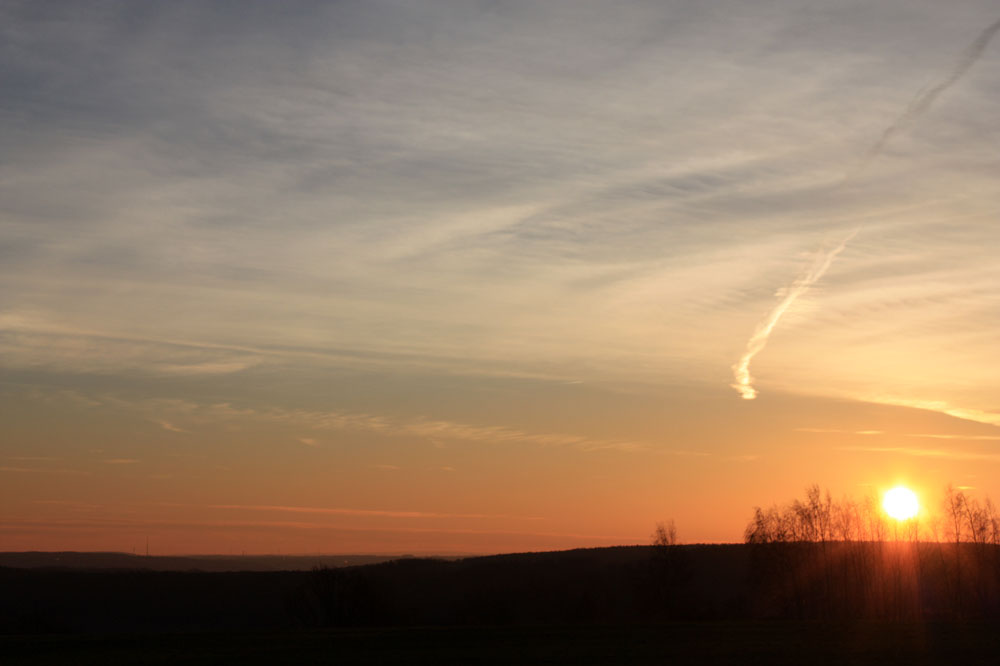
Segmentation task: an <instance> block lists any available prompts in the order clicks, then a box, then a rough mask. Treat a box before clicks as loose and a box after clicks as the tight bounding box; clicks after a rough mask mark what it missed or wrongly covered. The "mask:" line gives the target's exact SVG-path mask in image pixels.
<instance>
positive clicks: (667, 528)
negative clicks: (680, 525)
mask: <svg viewBox="0 0 1000 666" xmlns="http://www.w3.org/2000/svg"><path fill="white" fill-rule="evenodd" d="M653 545H654V546H661V547H665V546H676V545H677V526H676V525H674V520H673V518H671V519H670V520H668V521H667V522H665V523H664V522H659V523H656V529H655V530H653Z"/></svg>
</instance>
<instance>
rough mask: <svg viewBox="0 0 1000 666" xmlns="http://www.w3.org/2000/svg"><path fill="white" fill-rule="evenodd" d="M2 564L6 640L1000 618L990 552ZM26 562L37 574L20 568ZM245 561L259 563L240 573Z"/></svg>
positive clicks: (594, 553) (914, 548) (927, 548)
mask: <svg viewBox="0 0 1000 666" xmlns="http://www.w3.org/2000/svg"><path fill="white" fill-rule="evenodd" d="M4 557H6V559H4V558H0V564H4V565H6V566H0V590H2V591H3V593H2V594H0V634H3V633H13V634H17V633H21V634H25V633H40V632H55V633H64V632H84V633H94V632H112V633H113V632H159V631H208V630H224V631H243V630H257V629H269V630H270V629H280V630H284V629H290V628H301V627H351V626H354V627H358V626H368V627H388V626H422V627H428V626H453V625H480V626H487V625H489V626H498V625H521V626H526V625H533V626H554V625H566V624H575V625H590V624H636V623H648V622H661V621H691V620H694V621H720V620H724V621H742V620H771V619H782V620H811V621H813V620H824V621H826V620H839V621H856V620H877V621H885V620H893V621H908V622H914V621H927V620H930V621H941V620H961V621H965V620H977V621H981V620H989V621H997V620H1000V548H998V547H997V546H993V545H990V544H984V543H960V544H956V543H949V544H943V543H911V542H898V543H897V542H862V541H854V542H824V543H819V542H817V543H810V542H791V543H769V544H734V545H685V546H666V547H655V546H620V547H613V548H592V549H578V550H569V551H557V552H540V553H519V554H511V555H494V556H488V557H469V558H464V559H441V558H397V559H386V558H378V557H376V556H367V557H368V560H369V561H370V562H372V563H368V564H363V565H356V566H344V565H345V564H347V563H350V561H351V560H350V558H349V557H345V556H340V557H332V556H331V557H329V558H327V559H324V558H316V557H313V558H285V557H280V558H279V557H275V558H262V559H261V558H144V557H136V556H131V555H121V554H115V553H110V554H79V553H78V554H59V553H48V554H17V555H14V554H9V555H7V556H4ZM18 557H20V558H23V559H21V560H20V561H22V562H25V563H30V566H22V567H17V568H15V567H12V566H10V564H11V563H13V562H15V561H17V558H18ZM355 557H356V558H359V560H360V561H364V559H365V557H366V556H355ZM345 560H346V562H345ZM378 560H383V561H378ZM151 561H155V562H156V563H155V565H153V566H150V562H151ZM356 561H358V560H356ZM143 562H145V563H146V566H145V567H143V566H140V565H141V564H142V563H143ZM241 562H242V565H240V566H243V567H255V569H254V570H243V571H234V570H233V569H234V568H235V567H236V566H237V565H239V563H241ZM70 563H72V566H70ZM116 564H117V565H118V566H115V565H116ZM292 565H296V566H298V567H299V570H292V568H291V566H292ZM317 565H319V567H320V568H315V567H317ZM324 565H325V566H324ZM330 565H334V566H330ZM264 566H267V567H273V568H278V569H281V570H275V571H270V570H262V569H261V568H259V567H264ZM171 568H172V569H171ZM199 569H200V570H199ZM220 569H224V570H225V571H220Z"/></svg>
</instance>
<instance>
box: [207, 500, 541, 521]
mask: <svg viewBox="0 0 1000 666" xmlns="http://www.w3.org/2000/svg"><path fill="white" fill-rule="evenodd" d="M206 508H209V509H227V510H234V511H263V512H279V513H314V514H325V515H331V516H365V517H373V518H415V519H424V518H477V519H481V518H517V519H519V520H542V518H540V517H538V516H509V515H493V514H484V513H436V512H428V511H397V510H385V509H345V508H327V507H310V506H280V505H270V504H266V505H245V504H211V505H208V506H207V507H206Z"/></svg>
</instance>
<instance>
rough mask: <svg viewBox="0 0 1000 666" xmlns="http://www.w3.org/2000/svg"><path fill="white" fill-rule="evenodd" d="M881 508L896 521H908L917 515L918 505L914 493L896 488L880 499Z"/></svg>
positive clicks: (899, 487) (907, 489)
mask: <svg viewBox="0 0 1000 666" xmlns="http://www.w3.org/2000/svg"><path fill="white" fill-rule="evenodd" d="M882 508H883V509H885V512H886V513H887V514H889V515H890V516H891V517H893V518H895V519H896V520H909V519H910V518H913V517H914V516H916V515H917V511H919V510H920V503H919V502H918V501H917V495H916V493H914V492H913V491H912V490H910V489H909V488H905V487H903V486H896V487H895V488H893V489H892V490H889V491H887V492H886V494H885V497H884V498H883V499H882Z"/></svg>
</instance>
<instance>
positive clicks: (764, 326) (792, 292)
mask: <svg viewBox="0 0 1000 666" xmlns="http://www.w3.org/2000/svg"><path fill="white" fill-rule="evenodd" d="M860 230H861V229H860V228H858V229H855V230H854V231H852V232H851V233H850V234H849V235H848V236H847V237H846V238H844V240H842V241H840V243H839V244H838V245H837V246H836V247H834V248H833V249H832V250H830V251H828V252H824V253H822V254H820V255H819V256H818V257H816V260H815V261H814V262H813V265H812V266H810V267H809V270H808V271H807V272H806V273H805V274H804V275H802V276H801V277H799V278H798V279H797V280H795V282H793V283H792V284H791V285H790V286H789V287H788V288H787V289H784V290H783V295H782V298H781V300H780V301H778V304H777V305H776V306H774V309H773V310H771V312H770V314H768V315H767V317H766V318H765V319H764V320H762V321H761V322H760V323H759V324H757V328H756V329H754V332H753V335H751V336H750V340H748V341H747V348H746V351H744V352H743V356H741V357H740V360H739V362H738V363H736V365H734V366H733V377H734V379H735V380H736V382H735V383H734V384H731V386H732V387H733V388H734V389H736V390H737V391H739V393H740V396H741V397H742V398H743V399H744V400H753V399H754V398H756V397H757V389H755V388H754V387H753V385H752V380H753V378H752V377H751V376H750V361H752V360H753V357H754V356H756V355H757V353H758V352H760V350H762V349H763V348H764V347H765V346H766V345H767V339H768V338H769V337H770V336H771V331H773V330H774V327H775V326H777V325H778V321H779V320H780V319H781V316H782V315H784V314H785V312H786V311H787V310H788V308H790V307H791V306H792V303H794V302H795V300H796V299H797V298H798V297H799V296H801V295H802V294H803V293H805V291H806V290H807V289H809V287H811V286H813V285H814V284H815V283H816V281H817V280H819V279H820V278H821V277H823V274H824V273H826V271H827V269H828V268H830V264H832V263H833V260H834V259H836V257H837V255H838V254H840V253H841V251H843V249H844V248H845V247H847V243H848V242H850V240H851V239H852V238H854V236H856V235H857V233H858V232H859V231H860Z"/></svg>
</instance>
